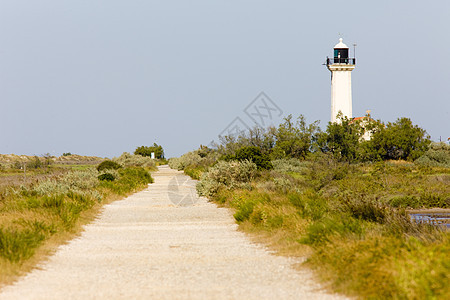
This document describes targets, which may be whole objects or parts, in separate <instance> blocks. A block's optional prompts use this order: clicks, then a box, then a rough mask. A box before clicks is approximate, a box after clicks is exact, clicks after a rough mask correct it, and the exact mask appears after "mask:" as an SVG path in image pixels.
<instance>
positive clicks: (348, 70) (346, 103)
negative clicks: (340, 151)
mask: <svg viewBox="0 0 450 300" xmlns="http://www.w3.org/2000/svg"><path fill="white" fill-rule="evenodd" d="M355 66H356V59H355V58H350V57H349V51H348V47H347V45H345V44H344V43H343V42H342V38H340V39H339V43H338V44H337V45H336V46H334V57H333V58H328V57H327V67H328V70H330V72H331V122H338V121H339V120H337V116H338V114H339V112H341V113H342V115H343V116H344V117H348V118H349V119H351V118H352V71H353V70H354V69H355Z"/></svg>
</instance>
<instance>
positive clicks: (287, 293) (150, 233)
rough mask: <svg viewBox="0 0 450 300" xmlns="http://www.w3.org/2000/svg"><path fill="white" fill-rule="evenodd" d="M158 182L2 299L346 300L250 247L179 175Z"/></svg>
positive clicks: (112, 209)
mask: <svg viewBox="0 0 450 300" xmlns="http://www.w3.org/2000/svg"><path fill="white" fill-rule="evenodd" d="M153 177H154V178H155V183H153V184H151V185H149V187H148V189H146V190H144V191H142V192H139V193H136V194H134V195H132V196H130V197H128V198H126V199H124V200H121V201H116V202H114V203H112V204H109V205H106V206H105V208H104V210H103V212H102V213H101V215H100V216H99V217H98V218H97V219H96V220H95V221H94V222H93V223H91V224H89V225H87V226H85V230H84V232H83V233H82V234H81V236H80V237H78V238H76V239H74V240H72V241H71V242H69V243H68V244H66V245H63V246H60V247H59V248H58V250H57V251H56V253H55V254H54V255H53V256H52V257H50V259H49V260H48V261H47V262H45V263H43V264H42V265H41V266H40V267H39V268H38V269H35V270H34V271H32V272H30V273H29V274H28V275H26V276H25V277H23V278H22V279H20V280H19V281H17V282H16V283H15V284H13V285H11V286H7V287H5V288H4V289H3V290H2V292H1V293H0V299H109V300H111V299H343V297H341V296H338V295H330V294H327V293H326V292H324V291H323V290H321V289H320V287H319V286H318V285H317V284H316V283H315V282H314V281H313V280H312V277H311V275H310V274H309V272H308V271H306V270H305V271H297V270H294V269H293V268H292V264H294V263H296V261H295V260H294V259H290V258H285V257H279V256H275V255H273V254H271V253H270V252H269V251H268V250H267V249H266V248H265V247H263V246H261V245H257V244H254V243H252V242H250V241H249V239H248V238H247V237H246V236H245V234H243V233H242V232H239V231H237V226H236V224H235V223H234V219H233V217H232V215H231V214H230V212H229V211H228V210H227V209H225V208H218V207H217V206H215V205H214V204H212V203H209V202H208V201H207V200H206V199H204V198H198V197H196V196H195V181H193V180H191V179H189V178H188V177H186V176H185V175H183V174H182V173H181V172H179V171H175V170H171V169H169V168H168V167H165V166H162V167H160V168H159V171H158V172H156V173H154V174H153ZM174 203H176V204H179V205H175V204H174Z"/></svg>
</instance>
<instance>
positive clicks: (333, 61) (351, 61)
mask: <svg viewBox="0 0 450 300" xmlns="http://www.w3.org/2000/svg"><path fill="white" fill-rule="evenodd" d="M332 64H345V65H356V58H354V57H353V58H337V57H335V58H329V57H327V65H332Z"/></svg>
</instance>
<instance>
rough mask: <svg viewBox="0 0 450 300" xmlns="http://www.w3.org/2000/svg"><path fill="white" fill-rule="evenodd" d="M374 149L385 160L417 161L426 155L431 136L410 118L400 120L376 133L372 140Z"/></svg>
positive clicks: (382, 127)
mask: <svg viewBox="0 0 450 300" xmlns="http://www.w3.org/2000/svg"><path fill="white" fill-rule="evenodd" d="M370 143H371V144H372V148H373V149H374V150H375V151H376V155H378V156H379V157H380V158H381V159H383V160H388V159H394V160H398V159H404V160H415V159H417V158H419V157H420V156H421V155H422V154H424V153H425V151H427V149H428V145H429V144H430V143H431V140H430V136H429V135H428V134H427V133H426V131H425V130H424V129H422V128H420V127H419V126H417V125H413V123H412V121H411V120H410V119H409V118H399V119H397V121H396V122H394V123H391V122H389V123H388V124H387V125H386V126H381V127H380V128H379V130H377V131H375V132H374V133H373V135H372V139H371V140H370Z"/></svg>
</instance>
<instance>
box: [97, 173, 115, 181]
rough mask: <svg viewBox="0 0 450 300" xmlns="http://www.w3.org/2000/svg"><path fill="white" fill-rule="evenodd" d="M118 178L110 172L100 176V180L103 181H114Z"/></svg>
mask: <svg viewBox="0 0 450 300" xmlns="http://www.w3.org/2000/svg"><path fill="white" fill-rule="evenodd" d="M115 179H116V178H115V177H114V175H112V174H110V173H104V174H101V175H99V176H98V180H101V181H114V180H115Z"/></svg>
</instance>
